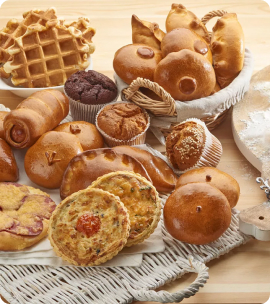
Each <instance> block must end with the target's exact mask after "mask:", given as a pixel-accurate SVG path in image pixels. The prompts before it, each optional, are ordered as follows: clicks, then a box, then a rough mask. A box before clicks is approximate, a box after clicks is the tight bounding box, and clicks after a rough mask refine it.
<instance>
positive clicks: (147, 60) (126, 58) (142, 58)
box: [113, 43, 162, 84]
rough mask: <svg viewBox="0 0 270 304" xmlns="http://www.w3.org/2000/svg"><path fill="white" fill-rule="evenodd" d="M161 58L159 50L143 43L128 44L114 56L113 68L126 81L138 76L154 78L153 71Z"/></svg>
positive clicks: (129, 81)
mask: <svg viewBox="0 0 270 304" xmlns="http://www.w3.org/2000/svg"><path fill="white" fill-rule="evenodd" d="M161 59H162V55H161V51H160V50H158V49H156V48H154V47H151V46H148V45H145V44H137V43H135V44H128V45H126V46H124V47H122V48H121V49H119V50H118V51H117V52H116V53H115V56H114V60H113V68H114V70H115V72H116V74H117V75H118V76H119V77H120V78H121V79H122V80H123V81H124V82H126V83H128V84H131V82H132V81H133V80H135V79H137V78H138V77H142V78H146V79H149V80H151V81H153V80H154V71H155V68H156V67H157V64H158V63H159V62H160V60H161Z"/></svg>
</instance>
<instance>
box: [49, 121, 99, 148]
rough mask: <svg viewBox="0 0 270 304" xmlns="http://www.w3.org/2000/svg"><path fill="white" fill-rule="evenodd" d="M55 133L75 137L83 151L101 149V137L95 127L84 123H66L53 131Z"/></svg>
mask: <svg viewBox="0 0 270 304" xmlns="http://www.w3.org/2000/svg"><path fill="white" fill-rule="evenodd" d="M54 131H57V132H66V133H70V134H74V135H76V137H78V139H79V141H80V143H81V146H82V148H83V150H84V151H86V150H92V149H98V148H102V147H103V145H104V143H103V137H102V136H101V135H100V133H99V132H98V130H97V128H96V126H95V125H93V124H91V123H89V122H86V121H71V122H66V123H63V124H61V125H59V126H58V127H56V128H55V129H54Z"/></svg>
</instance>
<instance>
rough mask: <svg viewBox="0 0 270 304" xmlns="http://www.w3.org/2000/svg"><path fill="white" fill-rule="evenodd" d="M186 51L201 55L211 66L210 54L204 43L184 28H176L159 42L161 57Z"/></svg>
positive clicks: (198, 36)
mask: <svg viewBox="0 0 270 304" xmlns="http://www.w3.org/2000/svg"><path fill="white" fill-rule="evenodd" d="M183 49H188V50H191V51H193V52H197V53H199V54H201V55H203V56H204V57H205V58H207V59H208V60H209V62H210V63H211V64H212V52H211V50H210V47H209V45H208V44H207V43H206V41H205V40H204V39H203V38H202V37H201V36H200V35H198V34H196V33H195V32H193V31H191V30H189V29H186V28H176V29H174V30H172V31H170V32H169V33H167V34H166V35H165V37H164V38H163V40H162V42H161V52H162V56H163V57H166V56H167V55H168V54H169V53H172V52H179V51H181V50H183Z"/></svg>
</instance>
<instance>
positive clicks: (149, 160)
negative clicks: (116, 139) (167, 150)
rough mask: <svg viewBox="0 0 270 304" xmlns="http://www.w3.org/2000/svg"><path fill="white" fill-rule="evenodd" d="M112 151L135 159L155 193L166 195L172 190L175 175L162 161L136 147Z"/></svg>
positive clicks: (121, 147) (124, 147)
mask: <svg viewBox="0 0 270 304" xmlns="http://www.w3.org/2000/svg"><path fill="white" fill-rule="evenodd" d="M113 150H115V151H117V152H120V153H123V154H127V155H129V156H131V157H133V158H135V159H137V160H138V161H139V162H140V163H141V164H142V165H143V166H144V168H145V169H146V171H147V173H148V174H149V176H150V178H151V179H152V182H153V185H154V186H155V188H156V189H157V191H159V192H166V193H168V192H171V191H173V190H174V188H175V183H176V180H177V175H176V174H175V173H174V172H173V170H172V169H171V168H170V167H169V166H168V165H167V163H166V162H165V161H164V160H163V159H161V158H159V157H157V156H154V155H152V154H151V153H150V152H148V151H145V150H142V149H139V148H136V147H130V146H117V147H114V148H113Z"/></svg>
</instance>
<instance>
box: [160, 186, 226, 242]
mask: <svg viewBox="0 0 270 304" xmlns="http://www.w3.org/2000/svg"><path fill="white" fill-rule="evenodd" d="M163 215H164V225H165V228H166V229H167V231H168V232H169V233H170V234H171V235H172V236H173V237H174V238H176V239H177V240H179V241H182V242H186V243H189V244H195V245H204V244H208V243H211V242H213V241H215V240H217V239H218V238H219V237H220V236H221V235H222V234H223V233H224V232H225V231H226V230H227V229H228V228H229V226H230V223H231V208H230V204H229V202H228V200H227V198H226V196H225V195H224V194H223V193H222V192H221V191H220V190H218V189H217V188H215V187H213V186H211V185H210V184H206V183H191V184H187V185H184V186H182V187H180V188H177V189H176V190H175V191H174V192H173V193H172V194H171V195H170V196H169V198H168V199H167V201H166V204H165V206H164V213H163Z"/></svg>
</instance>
